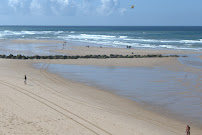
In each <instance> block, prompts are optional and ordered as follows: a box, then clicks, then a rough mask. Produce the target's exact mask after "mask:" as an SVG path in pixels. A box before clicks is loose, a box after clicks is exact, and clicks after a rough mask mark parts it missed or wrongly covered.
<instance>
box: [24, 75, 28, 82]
mask: <svg viewBox="0 0 202 135" xmlns="http://www.w3.org/2000/svg"><path fill="white" fill-rule="evenodd" d="M24 83H25V84H27V76H26V75H25V81H24Z"/></svg>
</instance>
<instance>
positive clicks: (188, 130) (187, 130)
mask: <svg viewBox="0 0 202 135" xmlns="http://www.w3.org/2000/svg"><path fill="white" fill-rule="evenodd" d="M190 129H191V128H190V126H189V125H187V128H186V133H187V135H190Z"/></svg>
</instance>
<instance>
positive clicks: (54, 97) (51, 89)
mask: <svg viewBox="0 0 202 135" xmlns="http://www.w3.org/2000/svg"><path fill="white" fill-rule="evenodd" d="M79 49H81V50H79ZM101 49H102V50H101ZM84 50H86V51H84ZM96 50H97V51H96ZM100 50H101V51H100ZM60 51H62V53H67V54H71V53H72V55H74V54H75V55H76V54H78V53H80V54H82V53H83V54H85V53H88V54H89V53H92V52H93V53H95V54H102V53H104V54H107V53H109V52H110V51H112V52H113V51H114V52H116V53H118V54H119V53H121V54H128V53H131V50H129V49H116V48H109V50H108V49H107V50H106V48H104V49H103V48H99V49H98V47H95V48H92V49H91V47H90V49H89V48H86V47H78V48H77V49H76V50H67V51H66V50H60ZM138 51H139V52H138ZM136 52H137V54H143V53H147V52H149V51H148V50H142V51H141V50H136ZM150 52H153V53H157V52H158V53H159V51H150ZM162 52H163V53H164V54H166V53H170V52H171V51H169V52H168V51H162ZM177 52H178V51H177ZM177 52H176V53H177ZM60 53H61V52H60ZM181 53H182V52H178V54H181ZM187 53H196V52H187ZM200 54H201V53H200ZM200 58H201V56H200ZM0 62H1V66H0V75H1V76H0V80H1V81H0V90H1V92H0V97H1V101H2V102H0V106H1V107H0V112H1V114H2V120H1V121H2V122H1V123H0V124H2V125H1V127H2V133H5V134H12V133H13V134H14V133H22V134H23V133H30V134H39V135H40V134H84V135H91V134H92V135H93V134H102V135H105V134H107V135H109V134H116V135H119V134H120V135H122V134H127V135H132V134H137V135H142V134H145V135H147V134H151V135H162V134H163V135H179V134H184V133H185V128H186V125H187V123H185V122H183V121H179V120H176V119H175V118H173V117H168V116H165V115H163V114H159V113H158V112H155V111H150V110H148V109H147V106H146V105H145V106H142V105H140V104H139V103H137V102H134V101H131V100H129V99H126V98H123V97H122V96H118V95H115V94H114V93H112V92H109V91H104V90H102V89H99V88H96V87H91V86H87V85H84V84H82V83H78V82H76V81H72V80H68V79H64V78H62V77H60V76H58V74H52V73H50V72H47V68H48V65H49V64H51V63H53V64H69V65H99V66H106V65H107V66H112V67H113V66H123V67H124V66H125V67H151V68H152V67H165V68H167V69H169V70H171V71H178V70H182V71H187V72H201V70H200V69H197V68H193V67H187V66H185V65H183V64H181V63H179V61H178V60H177V59H176V58H149V59H148V58H141V59H124V60H123V59H86V60H84V59H77V60H11V59H0ZM33 63H44V65H43V67H42V68H41V69H35V68H33V65H32V64H33ZM25 74H26V75H27V77H28V81H27V85H24V82H23V81H24V80H23V76H24V75H25ZM19 123H20V124H19ZM188 124H189V123H188ZM5 125H6V126H5ZM190 125H191V133H192V134H195V135H201V133H202V127H201V125H198V126H197V125H196V124H194V123H190ZM0 133H1V132H0Z"/></svg>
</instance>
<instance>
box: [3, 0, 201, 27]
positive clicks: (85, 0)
mask: <svg viewBox="0 0 202 135" xmlns="http://www.w3.org/2000/svg"><path fill="white" fill-rule="evenodd" d="M133 4H134V5H135V6H136V7H135V8H134V9H131V8H130V7H131V5H133ZM201 9H202V0H1V2H0V17H1V21H0V25H115V26H117V25H119V26H120V25H121V26H202V10H201Z"/></svg>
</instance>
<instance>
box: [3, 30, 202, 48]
mask: <svg viewBox="0 0 202 135" xmlns="http://www.w3.org/2000/svg"><path fill="white" fill-rule="evenodd" d="M0 39H46V40H63V41H67V42H77V43H83V44H88V45H89V44H90V45H95V46H96V45H99V46H100V45H103V46H107V47H121V48H126V46H131V47H132V48H138V49H174V50H192V51H193V50H194V51H201V50H202V27H178V26H175V27H173V26H170V27H169V26H167V27H166V26H147V27H146V26H142V27H140V26H139V27H138V26H137V27H136V26H0Z"/></svg>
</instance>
